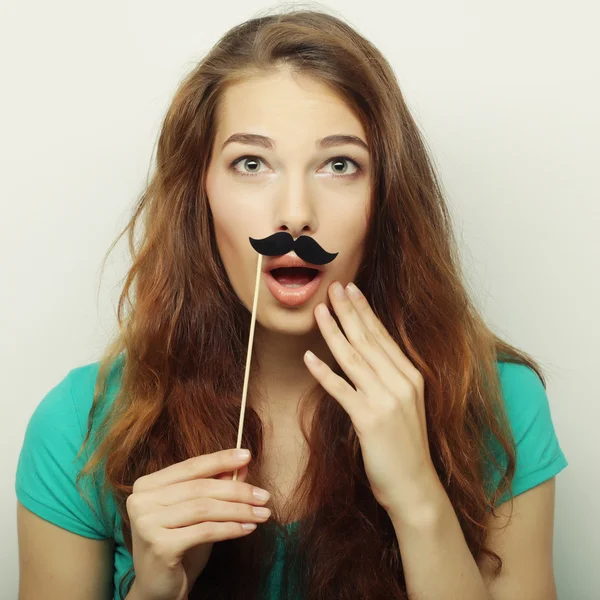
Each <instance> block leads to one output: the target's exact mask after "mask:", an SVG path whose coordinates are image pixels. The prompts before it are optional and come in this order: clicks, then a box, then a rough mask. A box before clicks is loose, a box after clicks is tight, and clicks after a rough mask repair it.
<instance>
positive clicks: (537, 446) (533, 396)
mask: <svg viewBox="0 0 600 600" xmlns="http://www.w3.org/2000/svg"><path fill="white" fill-rule="evenodd" d="M498 367H499V369H500V380H501V384H502V392H503V396H504V399H505V404H506V408H507V413H508V417H509V420H510V423H511V427H512V429H513V432H514V435H515V440H516V443H517V466H516V472H515V477H514V480H513V484H512V488H513V494H514V495H515V496H517V495H518V494H521V493H523V492H525V491H527V490H529V489H530V488H533V487H535V486H536V485H539V484H540V483H542V482H544V481H546V480H547V479H550V478H551V477H553V476H555V475H556V474H557V473H559V472H560V471H562V470H563V469H564V468H565V467H566V466H567V464H568V463H567V460H566V458H565V456H564V454H563V452H562V450H561V447H560V445H559V442H558V439H557V437H556V432H555V430H554V425H553V423H552V417H551V414H550V407H549V404H548V397H547V395H546V391H545V389H544V387H543V385H542V382H541V381H540V379H539V378H538V376H537V375H536V374H535V372H534V371H532V370H531V369H529V368H528V367H526V366H523V365H516V364H513V363H503V362H501V363H498ZM98 368H99V362H95V363H91V364H88V365H85V366H82V367H77V368H75V369H72V370H71V371H70V372H69V373H68V374H67V375H66V376H65V377H64V378H63V379H62V380H61V381H60V382H59V383H58V384H57V385H56V386H55V387H53V388H52V389H51V390H50V391H49V392H48V393H47V394H46V396H45V397H44V398H43V399H42V400H41V402H40V403H39V404H38V406H37V407H36V409H35V411H34V413H33V415H32V416H31V418H30V420H29V423H28V425H27V429H26V432H25V438H24V441H23V446H22V448H21V452H20V455H19V461H18V466H17V474H16V483H15V491H16V495H17V498H18V500H19V501H20V502H21V504H23V505H24V506H25V507H26V508H28V509H29V510H30V511H32V512H34V513H35V514H37V515H39V516H40V517H41V518H43V519H45V520H47V521H50V522H51V523H54V524H55V525H58V526H59V527H62V528H64V529H67V530H69V531H72V532H74V533H76V534H79V535H82V536H84V537H88V538H94V539H109V538H110V539H113V540H114V549H115V552H114V572H113V579H114V599H115V600H122V597H121V596H120V595H119V591H118V585H119V582H120V580H121V577H122V576H123V574H124V573H125V571H126V570H127V569H128V568H129V567H130V566H131V565H132V557H131V555H130V553H129V552H128V551H127V549H126V547H125V545H124V542H123V537H122V535H121V518H120V514H119V512H118V511H117V510H116V506H115V504H114V502H110V501H109V504H108V506H106V505H105V513H107V514H108V515H109V517H110V518H109V519H108V522H107V523H103V522H102V521H101V520H100V519H98V517H97V516H96V515H95V514H94V511H92V510H91V508H90V507H89V506H88V505H87V503H86V502H85V500H84V499H83V498H81V496H80V495H79V491H78V490H77V488H76V487H75V477H76V475H77V473H78V472H79V470H80V469H81V468H82V466H83V465H84V464H85V461H86V460H87V458H88V457H89V454H90V452H89V451H88V452H87V454H84V455H82V456H81V457H80V458H79V459H78V460H77V461H76V462H74V458H75V456H76V454H77V452H78V451H79V449H80V447H81V444H82V442H83V439H84V437H85V434H86V431H87V417H88V413H89V411H90V408H91V406H92V400H93V394H94V385H95V382H96V376H97V374H98ZM115 392H116V388H115V386H114V385H113V386H112V388H111V387H110V386H109V388H108V393H107V396H108V399H109V402H110V399H111V398H114V394H115ZM84 491H85V492H88V493H90V494H91V498H90V502H91V503H92V504H93V505H94V508H95V509H96V513H98V512H99V508H98V504H97V503H98V502H99V497H98V496H97V494H96V493H95V490H93V489H89V488H86V487H84ZM296 525H297V523H291V524H290V525H288V528H290V529H292V530H293V528H294V527H295V526H296ZM282 556H283V548H282V546H281V543H280V545H279V557H278V559H277V561H276V563H275V565H274V567H273V569H272V571H271V573H270V576H269V579H268V581H267V583H266V589H267V590H269V595H268V598H269V600H276V599H277V598H278V597H279V589H280V578H281V567H282V560H283V558H282Z"/></svg>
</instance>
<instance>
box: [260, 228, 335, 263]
mask: <svg viewBox="0 0 600 600" xmlns="http://www.w3.org/2000/svg"><path fill="white" fill-rule="evenodd" d="M248 239H249V240H250V244H251V245H252V247H253V248H254V249H255V250H256V251H257V252H258V253H259V254H263V255H264V256H283V255H284V254H287V253H288V252H291V251H292V250H293V251H294V252H295V253H296V254H297V255H298V256H299V257H300V258H301V259H302V260H305V261H306V262H307V263H311V264H313V265H326V264H327V263H330V262H331V261H332V260H333V259H334V258H335V257H336V256H337V255H338V254H339V252H336V253H335V254H331V253H330V252H326V251H325V250H323V248H321V246H320V245H319V243H318V242H317V240H315V239H314V238H311V237H310V236H308V235H301V236H300V237H298V238H296V239H295V240H294V238H293V237H292V234H291V233H288V232H287V231H278V232H277V233H273V234H272V235H270V236H268V237H266V238H263V239H262V240H255V239H254V238H248Z"/></svg>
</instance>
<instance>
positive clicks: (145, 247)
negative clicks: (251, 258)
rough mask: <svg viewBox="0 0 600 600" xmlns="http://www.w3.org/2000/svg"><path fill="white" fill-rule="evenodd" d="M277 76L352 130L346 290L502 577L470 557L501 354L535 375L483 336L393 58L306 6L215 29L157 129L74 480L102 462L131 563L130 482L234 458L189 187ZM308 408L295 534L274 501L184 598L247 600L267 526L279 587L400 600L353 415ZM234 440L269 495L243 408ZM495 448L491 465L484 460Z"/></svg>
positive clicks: (392, 548)
mask: <svg viewBox="0 0 600 600" xmlns="http://www.w3.org/2000/svg"><path fill="white" fill-rule="evenodd" d="M281 66H285V67H287V68H290V69H292V70H294V71H295V72H298V73H302V74H307V75H310V76H312V77H314V78H317V79H318V80H320V81H321V82H325V83H327V84H328V85H329V86H331V89H332V90H334V91H335V92H337V93H338V94H339V95H340V97H341V98H343V99H344V100H345V102H347V104H348V106H349V107H351V109H352V110H354V111H355V114H357V115H358V116H359V118H360V119H361V123H362V124H363V126H364V128H365V131H366V134H367V137H368V143H369V146H370V148H371V155H372V160H371V165H372V167H371V168H372V173H371V175H372V181H373V182H374V183H373V189H372V200H371V201H372V208H373V210H372V211H371V220H370V223H369V228H368V233H367V240H366V245H365V247H368V248H369V249H370V251H369V252H368V253H367V255H366V256H365V258H364V262H363V264H362V265H361V267H360V270H359V273H358V276H357V277H356V279H355V281H356V282H357V284H358V286H359V287H360V288H361V289H362V290H363V291H364V293H365V295H366V296H367V298H368V301H369V303H370V304H371V306H372V307H373V309H374V311H375V312H376V314H377V315H378V317H379V318H380V319H381V321H382V323H383V325H384V326H385V327H386V329H387V330H388V331H389V332H390V333H391V335H392V336H393V338H394V339H395V341H396V342H397V343H398V344H399V346H400V347H401V348H402V350H403V351H404V352H405V353H406V355H407V356H408V358H409V359H410V360H411V361H412V362H413V364H414V365H415V366H416V367H417V368H418V369H419V370H420V371H421V373H422V374H423V377H424V380H425V406H426V411H427V423H428V432H429V441H430V446H431V455H432V458H433V461H434V465H435V468H436V470H437V472H438V474H439V476H440V479H441V481H442V483H443V485H444V487H445V489H446V491H447V493H448V496H449V498H450V499H451V501H452V504H453V506H454V508H455V511H456V514H457V516H458V519H459V521H460V524H461V527H462V530H463V532H464V535H465V539H466V541H467V544H468V547H469V549H470V551H471V552H472V555H473V556H474V557H475V559H476V560H478V559H479V558H480V557H481V556H482V555H484V554H485V555H487V557H488V558H489V559H491V560H492V562H493V564H494V565H495V566H496V572H499V571H500V569H501V567H502V560H501V557H500V556H498V555H497V554H495V553H492V552H491V551H489V550H488V549H486V548H485V544H486V539H487V535H488V529H487V527H486V518H487V517H488V515H489V514H496V513H495V512H494V505H495V503H496V502H497V500H498V499H499V498H500V497H501V496H502V495H503V494H504V492H506V491H507V490H508V491H510V490H509V484H510V482H511V480H512V477H513V475H514V470H515V445H514V439H513V437H512V434H511V430H510V427H509V423H508V420H507V416H506V413H505V411H504V408H503V398H502V394H501V386H500V378H499V371H498V362H500V361H505V362H516V363H522V364H526V365H528V366H529V367H531V368H532V369H534V370H535V371H536V373H537V374H538V376H539V377H540V379H541V380H542V383H543V384H544V386H545V381H544V379H543V376H542V373H541V370H540V368H539V366H538V365H537V363H535V362H534V360H533V359H532V358H530V357H529V356H528V355H527V354H525V353H524V352H522V351H519V350H517V349H516V348H514V347H513V346H511V345H510V344H508V343H506V342H504V341H502V340H501V339H499V337H498V336H497V335H495V334H494V333H493V332H492V331H491V330H490V329H489V328H488V326H487V325H486V324H485V323H484V322H483V319H482V317H481V315H480V314H479V313H478V311H477V309H476V308H475V306H474V304H473V303H472V302H471V300H470V299H469V297H468V294H467V290H466V287H467V286H466V283H465V281H464V279H463V274H462V272H461V270H460V266H459V254H458V249H457V245H456V241H455V239H454V236H453V230H452V224H451V218H450V215H449V212H448V209H447V207H446V204H445V201H444V197H443V193H442V190H441V187H440V184H439V182H438V179H437V176H436V174H435V172H434V167H433V165H432V161H431V159H430V157H429V156H428V153H427V151H426V146H425V142H424V140H423V138H422V135H421V133H420V131H419V129H418V127H417V125H416V123H415V121H414V120H413V118H412V117H411V114H410V113H409V110H408V108H407V105H406V103H405V101H404V98H403V96H402V93H401V91H400V89H399V86H398V83H397V81H396V79H395V76H394V73H393V71H392V69H391V67H390V65H389V64H388V62H387V61H386V60H385V58H384V57H383V56H382V55H381V53H380V52H379V51H378V50H377V49H376V48H375V47H374V46H373V45H372V44H371V43H370V42H368V41H367V40H366V39H365V38H364V37H362V36H361V35H359V34H358V33H357V31H355V29H353V28H352V27H351V26H350V25H348V24H347V23H346V22H344V20H342V19H341V18H340V17H338V16H334V15H332V14H327V13H326V12H323V11H313V10H303V9H292V10H287V11H282V12H279V13H278V14H270V15H269V14H266V15H262V16H260V17H258V18H254V19H251V20H249V21H247V22H244V23H242V24H241V25H238V26H236V27H234V28H232V29H231V30H230V31H228V32H227V33H226V34H225V35H224V36H223V37H222V38H221V39H220V40H219V41H218V42H217V43H216V44H215V45H214V47H213V48H212V49H211V50H210V52H208V54H207V55H206V57H205V58H204V59H203V60H202V61H201V62H200V63H199V64H198V65H197V66H195V68H194V69H193V71H192V72H191V73H190V74H189V75H187V76H186V78H185V79H184V80H183V82H182V83H181V85H180V87H179V88H178V90H177V92H176V94H175V96H174V98H173V101H172V103H171V106H170V107H169V109H168V112H167V114H166V117H165V119H164V122H163V124H162V130H161V133H160V138H159V140H158V152H157V156H156V170H155V172H154V174H153V175H152V177H151V179H150V181H149V182H148V185H147V186H146V188H145V190H144V191H143V193H142V194H141V197H140V199H139V202H138V204H137V206H136V207H135V210H134V213H133V215H132V217H131V220H130V221H129V223H128V224H127V226H126V227H125V228H124V229H123V231H122V232H121V234H120V235H119V236H118V238H117V240H115V242H114V243H113V244H112V246H111V247H110V249H109V251H108V253H107V256H108V254H109V253H110V252H111V251H112V249H113V248H114V246H115V244H116V243H117V241H118V240H119V239H120V238H121V237H122V236H123V234H125V232H127V231H128V232H129V236H128V237H129V247H130V252H131V255H132V259H133V263H132V266H131V268H130V270H129V271H128V274H127V277H126V279H125V281H124V287H123V290H122V293H121V296H120V299H119V304H118V311H117V318H118V327H119V331H118V334H117V335H116V336H115V339H114V341H112V342H111V343H110V345H109V347H108V348H107V349H106V352H105V354H104V356H103V358H102V360H101V363H100V370H99V374H98V378H97V381H96V388H95V391H94V402H93V405H92V410H91V411H90V416H89V429H88V434H87V436H86V439H85V442H84V446H85V444H87V443H88V442H89V440H90V432H91V428H92V423H93V422H94V415H95V412H96V409H97V408H98V407H99V406H101V405H102V398H103V393H104V391H105V389H106V388H105V383H106V380H107V377H109V375H110V371H111V368H112V366H113V365H114V363H115V359H119V358H125V360H124V361H123V363H122V364H123V369H122V376H121V380H120V387H119V392H118V395H117V396H116V399H115V400H114V403H113V404H112V406H111V407H110V410H109V411H108V412H107V415H106V419H105V420H103V421H102V423H101V427H100V428H99V430H98V434H99V443H98V444H97V446H96V447H95V448H94V453H93V454H92V455H91V456H90V460H89V461H88V462H87V464H86V466H85V468H84V469H83V470H82V472H81V473H80V476H83V475H86V474H92V473H96V472H98V471H99V470H102V474H103V477H104V488H103V489H105V490H110V492H111V493H112V494H114V497H115V498H116V500H117V508H118V511H119V513H120V514H121V518H122V533H123V536H124V540H125V543H126V546H127V548H128V549H129V551H130V552H131V551H132V547H131V530H130V523H129V519H128V516H127V511H126V508H125V500H126V498H127V496H128V495H129V494H130V493H131V491H132V485H133V483H134V481H135V480H136V479H137V478H138V477H140V476H142V475H145V474H148V473H151V472H154V471H156V470H159V469H162V468H164V467H166V466H168V465H171V464H173V463H176V462H179V461H182V460H185V459H187V458H190V457H192V456H197V455H200V454H206V453H212V452H216V451H218V450H222V449H226V448H234V447H235V446H236V438H237V427H238V419H239V412H240V405H241V391H242V384H243V373H244V365H245V358H246V349H247V343H248V333H249V327H250V312H249V310H248V308H247V307H246V306H244V305H243V304H242V303H241V301H240V300H239V298H238V297H237V295H236V293H235V292H234V290H233V288H232V286H231V284H230V282H229V280H228V278H227V276H226V275H225V270H224V267H223V263H222V262H221V260H220V256H219V253H218V251H217V247H216V243H215V237H214V230H213V223H212V217H211V213H210V209H209V205H208V202H207V196H206V192H205V187H204V179H205V174H206V170H207V165H208V161H209V157H210V154H211V148H212V144H213V139H214V132H215V122H216V119H217V118H218V109H219V102H220V100H221V98H222V97H223V93H224V92H225V90H226V89H227V88H228V86H231V85H233V84H235V83H236V82H238V81H242V80H244V79H245V78H246V77H248V76H251V75H260V74H261V73H267V72H269V71H270V70H272V69H275V68H277V67H281ZM140 219H141V220H142V223H143V226H144V227H143V232H142V234H141V236H140V237H139V240H136V239H135V227H136V224H138V223H139V221H140ZM105 260H106V257H105ZM130 292H135V294H134V298H132V297H131V296H130ZM125 305H127V306H125ZM126 308H127V311H125V309H126ZM252 368H253V372H256V370H257V369H258V368H259V364H258V362H257V361H254V360H253V367H252ZM337 372H338V374H340V375H341V376H344V374H343V372H342V371H341V370H340V369H338V370H337ZM251 377H252V375H251ZM313 400H314V398H313ZM315 406H316V407H317V409H316V412H315V415H314V418H313V419H312V421H311V425H310V429H309V430H307V429H308V428H304V427H303V432H304V435H305V437H306V440H307V442H308V444H309V457H308V462H307V468H306V471H305V472H304V473H303V474H302V478H301V480H300V482H299V486H298V489H297V493H296V494H294V500H295V501H297V505H296V506H302V507H303V511H304V512H303V516H302V519H301V525H300V527H299V528H298V530H297V532H296V535H297V537H296V538H295V539H294V538H288V537H287V535H288V532H287V530H286V529H285V528H284V527H283V525H282V524H283V523H285V522H286V517H287V516H289V514H292V512H293V508H294V507H287V509H288V510H286V511H283V510H282V511H280V512H279V513H278V512H277V511H275V512H274V513H273V514H272V517H271V519H270V521H269V522H268V523H266V524H264V525H259V527H258V528H257V530H256V531H255V532H254V533H252V534H250V535H248V536H245V537H243V538H238V539H234V540H227V541H224V542H220V543H218V544H215V546H214V548H213V552H212V555H211V558H210V561H209V563H208V564H207V566H206V569H205V571H204V572H203V573H202V575H201V576H200V577H199V578H198V580H197V582H196V585H195V586H194V588H193V590H192V592H191V594H190V597H191V598H196V597H198V598H203V599H205V600H207V599H209V598H219V599H222V598H231V599H234V598H235V599H242V598H243V599H249V598H257V597H258V593H259V589H260V585H261V582H262V581H264V577H265V575H266V573H267V569H268V568H270V566H271V565H272V560H273V558H274V548H275V546H274V544H275V542H274V539H275V534H277V533H279V534H281V535H283V536H284V538H285V541H286V542H287V544H286V548H287V555H286V561H285V563H284V567H285V568H286V570H284V581H285V577H287V575H288V571H287V568H288V567H289V568H292V569H293V573H294V580H295V582H296V584H297V585H298V586H299V587H300V588H301V590H300V592H301V593H302V594H304V596H305V597H307V598H310V599H311V600H321V599H323V600H330V599H331V598H340V599H342V598H343V599H350V598H352V599H354V598H371V599H384V598H385V599H386V600H389V599H390V598H401V599H405V598H406V597H407V595H406V585H405V580H404V575H403V569H402V561H401V556H400V551H399V548H398V543H397V539H396V536H395V533H394V530H393V527H392V525H391V522H390V519H389V517H388V515H387V513H386V512H385V511H384V510H383V509H382V508H381V507H380V506H379V505H378V503H377V502H376V501H375V499H374V497H373V494H372V493H371V491H370V488H369V484H368V480H367V478H366V475H365V471H364V465H363V463H362V460H361V453H360V446H359V443H358V441H357V437H356V435H355V432H354V430H353V427H352V423H351V421H350V419H349V417H348V415H347V414H346V413H345V412H344V411H343V409H342V408H341V407H340V405H339V404H338V402H337V401H335V400H334V399H333V398H331V397H330V396H329V395H328V394H327V393H325V392H324V390H323V389H322V388H320V394H319V396H318V397H317V398H316V405H315ZM303 408H305V406H304V403H303ZM243 435H244V437H243V440H244V441H243V443H242V446H243V447H247V448H249V449H250V450H251V451H252V455H253V460H252V461H251V463H250V466H249V468H250V471H249V474H248V478H247V481H248V482H251V483H253V484H255V485H259V486H261V487H267V489H268V482H265V481H264V480H263V479H262V477H261V476H260V467H261V464H263V458H264V457H263V455H262V452H263V425H262V422H261V419H260V417H259V415H258V414H257V412H255V411H254V410H253V409H252V408H251V407H250V406H248V407H247V409H246V415H245V422H244V432H243ZM492 443H493V444H494V445H495V447H496V448H497V449H499V451H500V454H498V452H491V451H490V447H491V444H492ZM82 448H83V447H82ZM490 465H492V466H493V468H496V469H498V470H499V472H500V473H501V478H500V480H499V481H500V484H499V485H498V486H492V485H491V479H490V475H489V474H490V470H491V469H490ZM284 512H285V514H283V513H284ZM230 571H234V572H235V575H234V576H231V575H228V572H230ZM127 575H130V577H128V578H127V577H124V578H123V579H122V580H121V584H122V589H123V588H126V587H128V586H129V585H131V583H132V581H131V579H132V577H131V576H133V572H132V571H131V570H130V571H129V573H127ZM126 579H128V580H129V581H127V582H126V581H125V580H126ZM123 595H124V594H123Z"/></svg>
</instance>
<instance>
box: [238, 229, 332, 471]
mask: <svg viewBox="0 0 600 600" xmlns="http://www.w3.org/2000/svg"><path fill="white" fill-rule="evenodd" d="M248 239H249V240H250V244H251V245H252V247H253V248H254V249H255V250H256V252H258V260H257V262H256V279H255V282H254V300H253V302H252V316H251V318H250V339H249V340H248V349H247V353H246V371H245V373H244V387H243V389H242V407H241V410H240V421H239V424H238V436H237V443H236V448H237V449H240V448H241V447H242V432H243V430H244V415H245V414H246V398H247V395H248V378H249V376H250V359H251V357H252V344H253V342H254V326H255V323H256V307H257V306H258V290H259V283H260V274H261V269H262V257H263V255H264V256H283V255H284V254H287V253H288V252H291V251H292V250H293V251H294V252H295V253H296V254H297V255H298V256H299V257H300V258H301V259H302V260H304V261H306V262H307V263H310V264H313V265H326V264H327V263H330V262H331V261H332V260H333V259H334V258H335V257H336V256H337V255H338V252H336V253H335V254H332V253H330V252H326V251H325V250H323V248H321V246H320V245H319V243H318V242H317V241H316V240H315V239H313V238H311V237H310V236H308V235H301V236H300V237H298V238H296V239H295V240H294V238H293V236H292V234H291V233H288V232H287V231H278V232H277V233H273V234H272V235H270V236H268V237H266V238H263V239H261V240H255V239H254V238H248ZM238 470H239V469H236V470H235V471H234V472H233V481H236V480H237V476H238Z"/></svg>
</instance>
